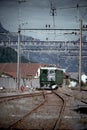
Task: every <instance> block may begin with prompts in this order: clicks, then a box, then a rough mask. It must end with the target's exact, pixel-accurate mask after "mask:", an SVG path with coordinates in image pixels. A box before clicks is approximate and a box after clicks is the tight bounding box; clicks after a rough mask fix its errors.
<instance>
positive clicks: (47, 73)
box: [40, 67, 63, 88]
mask: <svg viewBox="0 0 87 130" xmlns="http://www.w3.org/2000/svg"><path fill="white" fill-rule="evenodd" d="M62 81H63V71H61V70H58V69H57V68H53V67H52V68H51V67H50V68H42V69H40V87H45V88H52V86H53V85H56V86H58V85H61V84H62Z"/></svg>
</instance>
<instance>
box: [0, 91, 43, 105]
mask: <svg viewBox="0 0 87 130" xmlns="http://www.w3.org/2000/svg"><path fill="white" fill-rule="evenodd" d="M40 95H42V92H40V93H30V94H20V95H10V96H4V97H0V103H3V102H7V101H10V100H15V99H20V98H27V97H33V96H40Z"/></svg>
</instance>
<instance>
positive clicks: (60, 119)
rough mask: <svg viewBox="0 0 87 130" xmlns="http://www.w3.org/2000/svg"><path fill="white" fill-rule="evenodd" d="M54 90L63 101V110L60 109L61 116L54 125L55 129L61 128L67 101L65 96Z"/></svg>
mask: <svg viewBox="0 0 87 130" xmlns="http://www.w3.org/2000/svg"><path fill="white" fill-rule="evenodd" d="M52 92H53V93H54V94H55V95H56V96H58V98H60V99H61V101H62V106H61V110H60V113H59V117H58V119H57V120H56V122H55V125H54V127H53V130H59V129H60V125H61V121H62V118H63V114H64V109H65V106H66V101H65V99H64V97H62V96H60V95H59V94H58V93H57V92H55V91H52Z"/></svg>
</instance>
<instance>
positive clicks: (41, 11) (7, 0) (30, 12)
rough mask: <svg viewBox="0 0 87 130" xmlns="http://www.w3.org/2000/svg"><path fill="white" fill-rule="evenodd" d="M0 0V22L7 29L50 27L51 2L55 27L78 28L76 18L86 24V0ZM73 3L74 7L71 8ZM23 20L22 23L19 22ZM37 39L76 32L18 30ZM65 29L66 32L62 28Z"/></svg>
mask: <svg viewBox="0 0 87 130" xmlns="http://www.w3.org/2000/svg"><path fill="white" fill-rule="evenodd" d="M20 1H21V2H18V0H0V22H1V23H2V25H3V26H4V28H6V29H7V30H9V31H11V32H17V31H18V25H19V23H20V24H21V27H22V28H46V24H47V25H50V28H53V17H52V16H51V13H50V11H51V4H52V6H53V8H55V9H56V10H55V11H56V13H55V16H54V20H55V28H79V27H80V21H79V19H82V20H83V24H87V0H20ZM23 1H25V2H23ZM83 6H85V7H83ZM72 7H76V8H72ZM22 24H24V25H22ZM21 33H24V34H25V35H26V34H27V35H29V36H33V37H34V38H39V39H41V40H46V38H48V40H55V39H56V40H61V39H63V38H64V40H69V38H72V39H73V38H74V39H75V38H78V37H79V36H71V35H64V33H62V32H61V31H56V32H54V31H38V32H37V31H22V32H21ZM65 33H66V32H65Z"/></svg>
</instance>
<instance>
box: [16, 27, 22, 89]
mask: <svg viewBox="0 0 87 130" xmlns="http://www.w3.org/2000/svg"><path fill="white" fill-rule="evenodd" d="M20 32H21V29H20V25H19V28H18V57H17V86H18V89H19V88H20V78H21V75H20V60H21V57H20Z"/></svg>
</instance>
